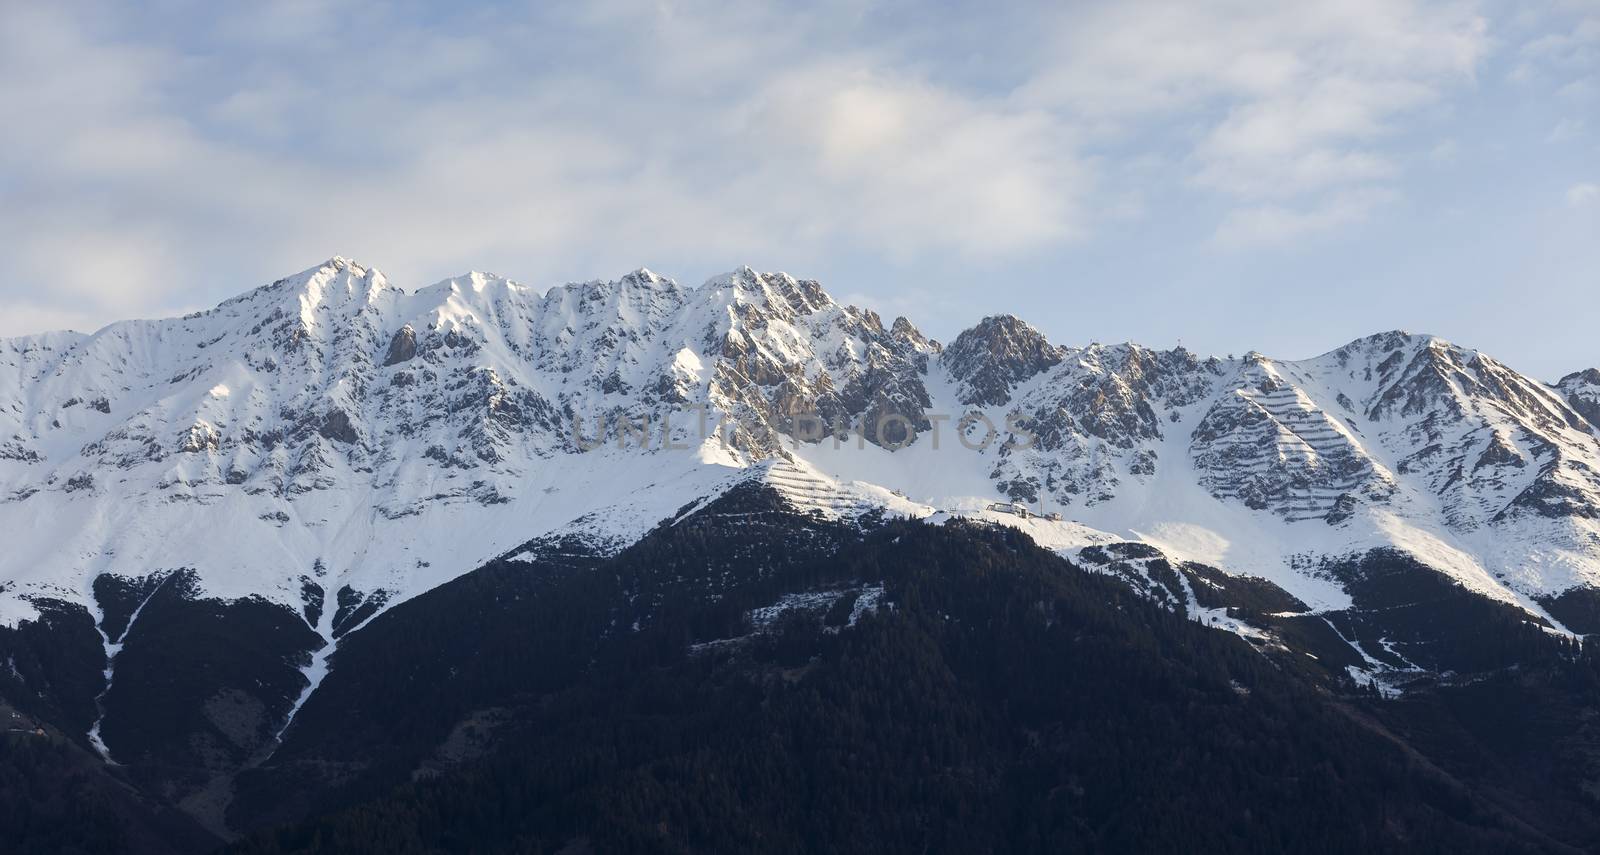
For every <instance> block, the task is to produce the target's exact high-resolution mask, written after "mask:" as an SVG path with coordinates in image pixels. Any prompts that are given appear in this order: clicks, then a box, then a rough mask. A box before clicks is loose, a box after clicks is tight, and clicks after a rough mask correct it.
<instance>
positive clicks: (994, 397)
mask: <svg viewBox="0 0 1600 855" xmlns="http://www.w3.org/2000/svg"><path fill="white" fill-rule="evenodd" d="M1061 358H1062V356H1061V350H1060V349H1059V348H1057V347H1055V346H1054V345H1052V344H1050V342H1048V341H1046V340H1045V337H1044V335H1043V334H1042V333H1040V332H1039V331H1038V330H1036V329H1034V328H1033V327H1031V326H1028V325H1027V324H1026V323H1023V322H1022V321H1021V320H1019V319H1017V318H1015V317H1012V316H1011V315H993V316H991V317H987V318H984V319H983V320H982V321H979V322H978V325H977V326H975V327H973V328H971V329H969V330H966V331H965V332H963V333H961V334H960V335H958V336H956V340H955V341H954V342H952V343H951V344H950V347H949V348H947V349H946V350H945V351H944V354H943V355H942V356H941V361H942V362H943V363H944V366H945V369H946V370H948V371H949V372H950V376H951V377H954V378H955V379H956V380H958V381H960V383H961V394H960V399H961V403H963V404H973V405H977V406H985V407H987V406H995V405H999V404H1005V403H1008V402H1009V401H1010V400H1011V389H1012V387H1014V386H1015V385H1016V384H1017V383H1020V382H1022V381H1023V380H1027V379H1028V378H1030V377H1034V376H1036V375H1038V374H1039V373H1040V372H1042V371H1044V370H1046V369H1048V368H1050V367H1052V366H1054V365H1056V364H1058V363H1060V362H1061Z"/></svg>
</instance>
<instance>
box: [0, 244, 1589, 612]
mask: <svg viewBox="0 0 1600 855" xmlns="http://www.w3.org/2000/svg"><path fill="white" fill-rule="evenodd" d="M1591 373H1592V372H1591ZM1586 378H1587V379H1586ZM1595 389H1600V375H1597V376H1595V377H1592V378H1590V377H1589V376H1588V375H1587V374H1583V373H1581V372H1580V373H1579V374H1576V375H1573V376H1572V377H1569V378H1567V379H1565V380H1563V381H1562V384H1561V385H1560V387H1559V388H1555V387H1549V386H1546V385H1545V384H1542V383H1539V382H1537V381H1534V380H1531V379H1529V378H1526V377H1524V376H1522V375H1520V374H1518V373H1516V372H1515V371H1513V370H1512V369H1510V368H1508V367H1506V366H1504V365H1502V364H1501V363H1499V362H1497V361H1495V360H1493V359H1492V358H1490V357H1488V356H1487V355H1484V354H1481V353H1478V352H1476V351H1471V350H1467V349H1464V348H1460V347H1457V346H1455V345H1453V344H1450V343H1448V342H1445V341H1443V340H1442V339H1437V338H1433V337H1429V336H1419V335H1412V334H1408V333H1401V332H1391V333H1382V334H1379V335H1375V336H1370V337H1368V338H1365V339H1361V340H1359V341H1356V342H1352V343H1351V344H1349V345H1346V346H1345V347H1342V348H1339V349H1337V350H1334V351H1332V352H1330V353H1328V354H1325V355H1323V356H1320V357H1316V358H1314V359H1309V360H1302V361H1294V362H1286V361H1277V360H1273V359H1271V358H1269V357H1267V356H1264V355H1261V354H1249V355H1247V356H1246V357H1244V358H1242V359H1231V358H1230V359H1217V358H1205V357H1202V356H1199V355H1196V354H1193V353H1191V352H1189V351H1186V350H1183V349H1182V348H1178V349H1174V350H1155V349H1151V348H1146V347H1142V346H1139V345H1134V344H1122V345H1099V344H1096V345H1090V346H1088V347H1065V346H1060V345H1055V344H1052V343H1050V342H1049V341H1047V340H1046V339H1045V337H1044V336H1043V334H1041V333H1040V332H1039V331H1037V330H1035V329H1034V328H1032V327H1030V326H1028V325H1027V324H1026V323H1025V322H1023V321H1021V320H1019V319H1016V318H1012V317H1009V316H996V317H991V318H987V319H984V320H983V321H982V322H981V323H979V324H977V325H976V326H974V327H973V328H972V329H970V330H968V331H966V332H964V333H962V334H961V335H960V336H959V337H958V338H957V339H956V341H955V342H953V343H952V344H951V345H950V347H948V348H946V347H944V346H942V345H940V343H938V342H935V341H932V340H930V339H928V338H927V337H925V336H924V335H922V334H921V333H920V332H919V331H918V330H917V329H916V327H915V326H914V325H913V324H912V323H911V322H910V321H909V320H907V319H905V318H898V319H895V320H893V321H892V322H891V323H889V324H887V325H886V324H885V323H884V322H883V320H882V319H880V318H879V317H878V316H877V315H876V314H874V313H872V312H870V311H866V310H862V309H858V308H855V307H851V306H846V305H842V304H840V303H838V302H837V301H836V300H834V299H833V298H832V297H831V296H830V295H829V294H828V293H827V291H826V290H825V289H823V287H822V286H821V285H820V284H819V283H817V282H815V281H812V280H805V279H798V278H796V277H793V276H789V275H787V274H781V273H779V274H769V273H759V272H757V271H755V270H754V269H751V268H749V267H744V268H740V269H737V270H735V271H733V272H730V273H728V274H724V275H722V276H717V277H712V278H711V279H710V280H708V281H707V282H706V283H704V284H703V285H701V286H699V287H693V288H690V287H684V286H681V285H679V284H678V283H676V282H674V281H673V280H671V279H669V278H665V277H662V276H660V275H658V274H656V273H653V272H651V271H649V270H646V269H642V268H641V269H640V270H637V271H634V272H632V273H629V274H627V275H625V276H623V277H621V278H619V279H617V280H614V281H599V280H596V281H590V282H583V283H573V284H568V285H560V286H556V287H552V288H550V289H548V290H545V291H543V292H540V291H539V290H538V289H534V288H530V287H527V286H524V285H521V284H518V283H516V282H514V281H512V280H509V279H505V278H503V277H500V276H496V275H493V274H488V273H476V272H475V273H469V274H466V275H463V276H459V277H454V278H452V279H448V280H445V281H443V282H440V283H437V284H435V285H431V286H428V287H425V288H421V289H419V290H416V291H411V292H408V291H406V290H405V289H402V288H400V287H397V286H395V285H393V284H391V283H390V282H388V281H387V279H386V278H385V277H384V276H383V275H382V274H381V273H379V272H377V271H376V270H374V269H371V268H368V267H365V266H363V265H360V264H357V263H355V262H353V261H349V260H347V259H343V258H333V259H330V260H329V261H327V262H325V263H323V264H321V265H318V266H316V267H314V268H311V269H309V270H306V271H304V272H302V273H299V274H297V275H295V276H291V277H287V278H285V279H282V280H279V281H277V282H274V283H273V284H271V285H268V286H264V287H262V288H257V289H255V290H253V291H250V292H247V293H245V294H243V295H241V296H239V297H236V298H233V299H231V300H228V301H226V302H223V303H222V304H220V305H218V306H217V307H216V308H214V309H211V310H209V311H206V312H200V313H197V314H193V315H190V316H187V317H183V318H174V319H166V320H153V321H128V322H122V323H117V324H112V325H110V326H108V327H106V328H104V329H102V330H99V331H98V332H95V333H93V334H92V335H82V334H77V333H48V334H42V335H35V336H25V337H20V338H11V339H4V340H0V524H4V526H5V529H6V530H7V531H10V532H20V533H22V534H20V535H18V536H17V537H16V539H15V542H14V543H13V544H12V547H13V548H11V549H10V550H8V551H7V553H6V554H5V555H3V556H0V585H3V586H4V590H3V592H0V620H4V621H7V622H10V621H14V620H15V619H17V618H19V617H26V616H28V615H29V614H31V609H30V608H29V606H28V603H27V599H26V598H28V597H34V596H53V597H60V598H65V599H68V600H73V601H79V602H87V600H88V597H89V593H88V592H89V590H90V584H91V582H92V580H93V579H94V578H95V577H96V576H98V575H99V574H101V573H113V574H118V575H125V576H138V577H143V576H148V575H150V574H153V573H163V572H169V571H172V570H176V569H180V568H182V569H187V570H191V571H193V576H194V578H195V579H196V582H197V584H198V585H199V586H200V588H201V589H203V591H204V592H205V593H207V594H208V595H212V596H219V597H239V596H246V595H261V596H265V597H268V598H270V599H273V600H277V601H279V602H283V603H285V604H289V605H297V604H298V602H299V599H300V597H301V596H302V591H303V589H304V586H305V585H306V583H307V581H308V580H309V581H311V582H312V583H314V584H315V585H317V586H318V587H320V588H322V589H323V590H324V591H325V592H326V593H327V594H328V595H332V594H334V593H336V592H337V591H339V590H341V589H343V588H346V587H348V588H350V589H351V590H352V591H353V592H357V593H359V594H363V595H365V594H371V593H373V592H377V591H383V592H385V594H384V596H385V597H386V598H387V599H386V601H387V602H388V603H390V604H393V603H396V602H399V601H401V600H403V599H405V598H406V597H409V596H412V595H414V594H416V593H418V592H420V591H422V590H426V589H427V588H429V587H432V586H434V585H437V584H439V583H441V582H443V581H445V580H447V579H449V578H452V577H453V576H455V575H458V574H460V573H463V572H466V571H468V570H471V569H473V568H474V567H476V566H478V564H480V563H481V562H482V561H483V560H485V559H488V558H490V557H493V556H496V555H500V554H502V553H504V552H505V551H506V550H508V549H511V548H512V547H514V546H515V545H516V544H518V543H522V542H525V541H528V540H530V539H531V538H534V537H538V536H540V535H544V534H551V533H559V532H566V533H573V534H578V535H580V536H585V537H589V538H591V539H592V540H593V541H594V542H596V543H603V544H606V545H607V547H608V548H616V547H619V546H621V545H625V544H626V543H628V542H631V540H633V539H636V538H637V537H639V536H640V535H642V534H643V533H644V532H645V531H647V530H648V529H649V528H650V527H652V526H654V525H656V524H657V523H658V522H660V521H662V520H664V519H670V518H672V517H673V516H674V515H675V514H678V513H679V512H681V510H682V509H683V508H684V507H686V506H690V505H692V504H693V503H695V502H696V501H698V500H701V499H704V498H705V497H707V496H711V495H715V494H716V493H718V492H720V491H721V490H724V489H726V488H727V487H728V486H729V485H730V484H732V483H735V482H738V481H740V480H743V479H746V478H754V477H759V478H763V479H764V482H765V483H767V484H769V485H770V486H772V487H773V488H774V489H777V490H779V491H780V492H784V493H785V494H786V495H789V496H790V497H791V500H792V501H793V503H794V504H795V505H796V507H797V508H798V509H800V510H810V511H818V512H826V513H843V512H855V511H859V510H860V509H861V508H864V507H868V506H876V507H887V508H890V509H891V510H892V511H893V512H897V513H928V514H931V513H934V512H935V511H957V512H959V511H962V510H963V509H981V508H983V507H985V506H986V504H987V503H988V502H989V501H991V500H993V499H995V498H999V497H1001V496H1004V497H1008V498H1014V499H1018V500H1022V501H1026V502H1030V503H1034V504H1035V505H1037V506H1042V509H1048V510H1054V511H1059V512H1061V513H1063V514H1064V515H1065V516H1067V517H1068V519H1069V520H1076V521H1078V522H1079V523H1082V524H1086V525H1088V526H1091V527H1093V529H1095V530H1098V531H1103V532H1108V533H1111V534H1112V535H1115V536H1119V537H1123V538H1127V539H1130V540H1145V541H1148V542H1150V543H1152V544H1155V545H1158V546H1160V547H1161V548H1162V549H1163V550H1165V551H1167V552H1168V553H1170V554H1173V555H1174V556H1176V557H1181V558H1191V559H1194V560H1202V561H1206V562H1208V563H1211V564H1215V565H1218V566H1221V567H1223V568H1225V569H1229V570H1236V571H1238V572H1249V573H1254V574H1257V575H1265V576H1269V577H1271V578H1275V579H1277V580H1279V581H1281V582H1282V583H1283V584H1284V586H1285V587H1286V588H1288V589H1289V590H1291V591H1292V592H1294V593H1295V594H1296V595H1297V596H1301V597H1302V598H1303V599H1305V600H1306V601H1307V602H1311V603H1319V602H1320V603H1326V604H1336V603H1337V601H1338V599H1339V594H1338V592H1337V590H1336V589H1334V588H1330V586H1329V584H1328V583H1327V582H1326V580H1322V579H1319V578H1317V577H1316V575H1315V570H1314V568H1315V566H1316V565H1317V562H1318V561H1319V560H1320V559H1322V558H1325V557H1328V556H1340V555H1347V554H1350V553H1352V552H1358V551H1360V550H1363V549H1366V548H1371V547H1373V546H1387V545H1398V546H1401V547H1402V548H1405V549H1408V550H1410V551H1412V552H1413V553H1414V554H1418V555H1419V556H1423V557H1425V559H1426V560H1427V561H1428V562H1429V563H1431V564H1433V565H1434V566H1437V567H1440V568H1441V569H1444V570H1446V571H1447V572H1450V573H1451V574H1452V575H1454V576H1455V577H1456V578H1458V579H1460V580H1462V582H1463V584H1468V585H1470V586H1473V587H1474V588H1475V589H1477V590H1480V591H1482V592H1484V593H1485V594H1486V595H1489V596H1494V597H1497V598H1500V599H1506V600H1508V601H1513V602H1516V603H1518V604H1519V605H1523V606H1525V607H1527V608H1529V609H1534V610H1536V609H1538V608H1540V606H1539V605H1538V602H1539V598H1541V597H1544V596H1546V595H1549V594H1555V593H1559V592H1561V591H1564V590H1566V589H1569V588H1572V587H1574V586H1595V585H1597V584H1600V546H1597V544H1600V522H1597V520H1600V475H1597V473H1600V446H1597V443H1596V439H1595V433H1596V432H1595V428H1594V426H1593V421H1592V419H1593V417H1594V412H1595V411H1594V409H1585V408H1586V407H1589V406H1590V404H1586V403H1585V402H1593V401H1595V400H1600V394H1597V393H1596V392H1594V390H1595ZM969 413H977V414H980V415H982V416H983V418H984V420H985V421H987V422H988V423H989V424H990V425H994V426H1000V430H999V434H1000V435H999V437H998V441H996V442H993V443H989V444H986V445H983V446H982V447H979V448H976V449H974V448H970V447H967V446H964V445H963V444H961V443H958V442H953V441H952V439H953V438H954V431H955V430H956V425H957V422H958V421H959V420H960V419H961V417H962V416H963V415H966V414H969ZM801 416H815V417H817V418H818V419H820V420H821V421H822V423H824V424H827V425H836V424H850V425H859V426H862V430H861V431H860V433H861V434H863V435H862V436H860V437H858V438H856V439H851V440H848V441H843V442H841V441H840V438H839V437H838V436H837V435H836V433H837V432H836V431H833V430H831V429H830V430H829V431H828V432H827V433H826V434H825V435H824V436H823V437H822V438H821V439H820V440H819V441H809V442H801V441H797V440H796V439H795V438H794V436H792V434H793V433H795V425H796V424H797V421H796V420H797V418H798V417H801ZM697 417H710V418H711V419H712V420H714V421H718V422H721V423H722V424H723V426H724V427H725V430H723V431H721V432H720V433H719V434H718V435H717V436H716V437H708V436H706V435H705V433H704V431H703V429H700V428H699V426H698V425H697ZM1009 420H1019V421H1020V422H1022V423H1026V425H1027V427H1028V430H1029V431H1030V433H1031V435H1032V436H1033V437H1034V438H1035V439H1036V441H1033V442H1022V441H1020V438H1019V436H1018V435H1016V434H1014V433H1011V432H1009V431H1007V430H1005V426H1006V425H1008V424H1013V423H1018V422H1014V421H1009ZM622 421H628V422H630V423H631V422H638V423H645V422H648V423H649V424H651V425H653V426H654V428H655V429H656V430H658V431H659V430H662V429H663V428H665V429H666V430H668V431H670V432H671V434H672V437H674V438H675V439H676V442H675V443H673V444H671V445H670V447H669V446H667V445H664V444H662V443H655V444H653V445H651V447H649V448H639V447H638V446H637V444H633V445H627V447H618V443H612V442H606V443H604V444H603V445H602V446H601V447H598V448H591V447H590V445H591V443H586V442H584V441H583V438H584V437H585V436H592V435H593V433H594V430H595V426H596V425H599V424H612V425H615V424H617V423H619V422H622ZM574 423H576V425H577V427H576V428H575V425H574ZM886 424H887V425H892V427H885V428H883V431H884V435H882V436H879V435H878V430H879V427H878V426H879V425H886ZM941 430H942V431H943V432H944V433H943V438H944V441H943V444H942V445H941V446H938V447H935V446H936V445H937V443H936V442H935V439H936V437H938V436H939V432H940V431H941ZM723 439H726V442H724V441H723ZM901 446H904V447H901ZM775 460H783V461H787V462H785V463H784V464H783V466H782V467H780V468H779V469H778V470H776V471H777V473H778V474H776V475H773V474H771V473H772V472H773V471H775V470H773V469H772V466H773V465H774V464H773V461H775ZM841 509H843V510H841ZM1307 568H1310V569H1309V570H1308V569H1307Z"/></svg>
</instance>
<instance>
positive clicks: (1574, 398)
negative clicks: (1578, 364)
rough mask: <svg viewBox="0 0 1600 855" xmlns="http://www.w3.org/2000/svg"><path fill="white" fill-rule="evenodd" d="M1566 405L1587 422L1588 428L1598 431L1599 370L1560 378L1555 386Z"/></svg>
mask: <svg viewBox="0 0 1600 855" xmlns="http://www.w3.org/2000/svg"><path fill="white" fill-rule="evenodd" d="M1556 388H1557V389H1559V390H1560V391H1561V394H1563V395H1564V396H1566V399H1567V403H1568V404H1569V405H1570V406H1571V407H1572V409H1574V410H1576V411H1577V413H1578V415H1581V416H1583V417H1584V419H1585V420H1587V421H1588V422H1589V427H1590V428H1591V429H1594V430H1600V369H1596V368H1586V369H1584V370H1582V371H1575V372H1573V373H1571V374H1568V375H1567V376H1565V377H1563V378H1561V382H1560V383H1557V384H1556Z"/></svg>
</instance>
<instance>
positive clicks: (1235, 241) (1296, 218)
mask: <svg viewBox="0 0 1600 855" xmlns="http://www.w3.org/2000/svg"><path fill="white" fill-rule="evenodd" d="M1392 197H1393V194H1391V193H1389V192H1386V191H1382V190H1360V191H1349V192H1345V193H1340V194H1338V195H1335V196H1333V197H1331V198H1328V199H1325V200H1319V202H1318V203H1317V204H1316V205H1315V206H1313V207H1307V208H1292V207H1287V206H1284V205H1279V204H1262V205H1254V206H1249V207H1241V208H1237V209H1235V210H1233V211H1231V212H1230V213H1229V214H1228V215H1227V216H1226V217H1225V218H1223V221H1222V224H1221V225H1219V226H1218V227H1217V231H1216V235H1215V237H1214V241H1215V243H1216V244H1217V245H1218V246H1220V247H1223V248H1226V249H1234V250H1238V249H1248V248H1252V247H1256V246H1261V245H1268V244H1282V243H1287V242H1289V241H1293V240H1299V239H1303V238H1307V237H1311V236H1314V235H1318V234H1322V233H1325V232H1331V231H1335V230H1338V229H1340V228H1343V227H1346V226H1349V225H1351V224H1352V223H1358V222H1361V221H1362V220H1365V219H1366V218H1367V217H1368V216H1369V215H1370V214H1371V213H1372V212H1373V211H1374V210H1376V209H1377V208H1378V207H1380V206H1382V205H1384V204H1386V203H1388V202H1389V201H1391V200H1392Z"/></svg>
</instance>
